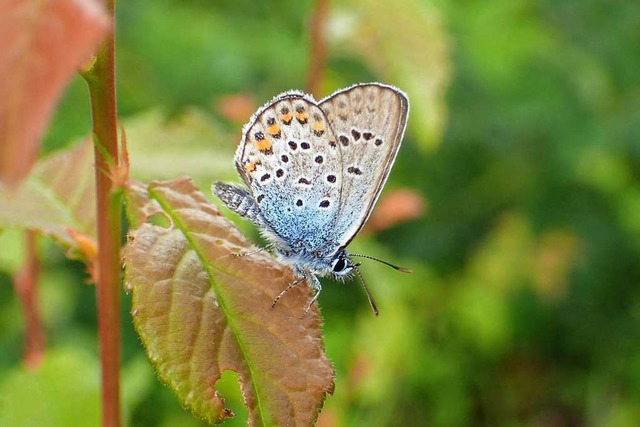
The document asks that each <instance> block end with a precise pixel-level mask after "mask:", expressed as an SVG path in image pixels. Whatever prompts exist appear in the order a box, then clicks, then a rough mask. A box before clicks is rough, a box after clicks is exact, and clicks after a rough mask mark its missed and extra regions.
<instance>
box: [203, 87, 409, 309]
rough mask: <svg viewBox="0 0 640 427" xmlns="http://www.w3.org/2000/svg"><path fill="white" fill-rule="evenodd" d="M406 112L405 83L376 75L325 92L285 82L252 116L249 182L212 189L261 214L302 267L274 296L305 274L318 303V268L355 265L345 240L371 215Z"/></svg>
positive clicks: (346, 270) (342, 274)
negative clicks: (314, 93)
mask: <svg viewBox="0 0 640 427" xmlns="http://www.w3.org/2000/svg"><path fill="white" fill-rule="evenodd" d="M408 114H409V100H408V99H407V96H406V95H405V94H404V93H403V92H402V91H400V90H398V89H396V88H394V87H391V86H386V85H382V84H379V83H368V84H359V85H355V86H352V87H349V88H346V89H343V90H339V91H337V92H336V93H334V94H333V95H331V96H329V97H327V98H325V99H323V100H321V101H320V102H317V101H315V100H314V99H313V97H311V96H309V95H305V94H303V93H301V92H297V91H292V92H285V93H283V94H281V95H279V96H277V97H275V98H274V99H273V100H272V101H271V102H269V103H267V104H266V105H265V106H263V107H262V108H260V109H259V110H258V111H257V112H256V113H255V114H254V116H253V117H252V118H251V120H250V121H249V123H248V124H247V125H246V126H245V128H244V131H243V137H242V142H241V144H240V146H239V147H238V150H237V152H236V156H235V164H236V168H237V170H238V172H239V174H240V176H241V177H242V179H243V180H244V182H245V184H246V185H247V187H248V189H247V188H245V187H241V186H237V185H232V184H224V183H221V182H216V183H214V184H213V192H214V194H215V195H216V196H218V198H219V199H220V200H221V201H222V202H223V203H224V204H225V205H227V206H228V207H229V208H230V209H231V210H233V211H234V212H236V213H238V214H239V215H241V216H243V217H246V218H247V219H249V220H251V221H252V222H254V223H255V224H256V225H257V226H258V227H259V228H260V230H261V232H262V233H263V234H264V235H265V237H266V238H267V239H268V240H269V241H270V242H271V243H272V246H273V248H274V251H275V253H276V255H277V256H278V257H279V258H280V259H282V260H283V261H284V262H285V263H286V264H288V265H290V266H291V267H292V268H293V270H294V271H295V273H296V275H297V277H298V279H297V280H296V281H295V282H293V283H291V284H290V285H289V286H288V287H287V288H286V289H285V290H283V291H282V292H281V293H280V295H278V296H277V297H276V299H275V300H274V305H275V303H276V302H277V301H278V299H279V298H280V297H281V296H282V295H284V294H285V293H286V292H287V291H288V290H289V289H291V288H292V287H294V286H297V285H298V284H299V283H301V282H302V281H306V282H307V283H308V284H309V285H310V286H311V287H312V288H313V289H315V290H316V293H315V295H314V297H313V299H312V300H311V301H310V302H309V306H308V307H310V306H311V304H313V302H314V301H315V300H316V299H317V298H318V295H319V294H320V290H321V289H322V286H321V284H320V281H319V280H318V277H317V276H321V277H324V276H332V277H334V278H338V279H346V278H348V277H350V276H352V275H353V273H354V272H357V269H356V267H357V265H358V264H356V263H354V262H353V260H352V259H351V258H350V257H351V256H362V255H353V254H351V255H350V254H349V253H348V252H347V251H346V247H347V246H348V245H349V243H350V242H351V240H353V238H354V237H355V236H356V235H357V234H358V232H359V231H360V230H361V229H362V227H363V226H364V224H365V223H366V221H367V219H368V218H369V215H370V214H371V211H372V209H373V206H374V204H375V202H376V200H377V199H378V196H379V195H380V192H381V190H382V187H383V186H384V183H385V181H386V180H387V177H388V175H389V171H390V170H391V167H392V166H393V163H394V161H395V158H396V155H397V154H398V149H399V148H400V142H401V141H402V137H403V134H404V130H405V127H406V123H407V116H408ZM369 258H371V257H369ZM378 261H379V260H378ZM382 262H383V263H385V264H387V265H390V266H392V267H394V268H396V269H398V270H401V271H408V270H406V269H403V268H401V267H396V266H393V265H391V264H389V263H386V262H384V261H382ZM362 283H363V286H364V288H365V291H366V293H367V296H368V298H369V302H370V304H371V307H372V308H373V310H374V312H375V313H376V314H378V310H377V308H376V304H375V302H374V300H373V298H372V297H371V294H370V293H369V291H368V290H367V288H366V285H364V281H363V282H362Z"/></svg>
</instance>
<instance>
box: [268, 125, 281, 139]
mask: <svg viewBox="0 0 640 427" xmlns="http://www.w3.org/2000/svg"><path fill="white" fill-rule="evenodd" d="M267 133H268V134H269V135H271V136H273V135H277V134H279V133H280V125H279V124H277V123H274V124H272V125H271V126H269V127H268V128H267Z"/></svg>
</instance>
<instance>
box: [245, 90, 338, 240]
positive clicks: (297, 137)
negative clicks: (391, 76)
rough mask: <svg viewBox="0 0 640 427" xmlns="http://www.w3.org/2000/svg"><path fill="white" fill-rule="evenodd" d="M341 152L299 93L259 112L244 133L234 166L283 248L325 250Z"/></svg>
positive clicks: (321, 119) (316, 111)
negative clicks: (284, 246) (285, 246)
mask: <svg viewBox="0 0 640 427" xmlns="http://www.w3.org/2000/svg"><path fill="white" fill-rule="evenodd" d="M341 163H342V160H341V151H340V150H339V148H338V143H337V141H336V138H335V135H334V133H333V131H332V129H331V127H330V126H329V124H328V122H327V118H326V116H325V115H324V113H323V111H322V110H321V109H320V108H319V107H318V105H317V104H316V103H315V101H314V100H313V99H311V98H308V97H306V96H304V95H302V94H299V93H289V94H284V95H281V96H279V97H278V98H276V99H275V100H274V101H273V102H272V103H271V104H268V105H267V106H266V107H265V108H263V109H262V110H260V111H259V112H258V113H257V114H256V116H255V117H254V118H253V119H252V121H251V122H250V123H249V125H248V126H247V128H246V129H245V132H244V137H243V141H242V144H241V146H240V147H239V149H238V152H237V153H236V167H237V168H238V171H239V172H240V175H241V176H242V178H243V179H244V181H245V182H246V184H247V185H248V186H249V188H250V190H251V193H252V195H253V198H254V199H255V201H256V203H257V204H258V206H259V208H260V211H261V213H262V215H263V217H264V220H265V222H266V223H267V225H269V227H270V228H271V230H270V231H271V232H272V233H273V234H275V235H276V236H277V237H279V240H280V241H281V243H284V244H286V245H287V246H289V247H303V248H305V249H307V250H309V251H314V250H317V249H318V248H324V247H327V242H328V241H329V239H330V238H331V233H332V232H331V229H332V223H334V222H335V218H336V215H337V212H338V209H339V204H340V201H339V194H340V184H341V177H340V175H341V173H342V171H341V168H339V167H337V166H336V165H340V164H341Z"/></svg>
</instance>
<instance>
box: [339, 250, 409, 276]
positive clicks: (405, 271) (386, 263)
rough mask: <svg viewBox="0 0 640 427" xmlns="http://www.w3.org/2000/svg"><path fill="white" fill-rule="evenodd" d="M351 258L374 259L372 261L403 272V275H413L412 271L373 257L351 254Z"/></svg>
mask: <svg viewBox="0 0 640 427" xmlns="http://www.w3.org/2000/svg"><path fill="white" fill-rule="evenodd" d="M349 256H350V257H352V256H355V257H358V258H367V259H372V260H374V261H378V262H379V263H380V264H384V265H387V266H389V267H391V268H393V269H394V270H398V271H401V272H403V273H411V272H412V271H411V270H409V269H408V268H404V267H400V266H398V265H395V264H391V263H390V262H387V261H383V260H381V259H379V258H376V257H372V256H369V255H362V254H349Z"/></svg>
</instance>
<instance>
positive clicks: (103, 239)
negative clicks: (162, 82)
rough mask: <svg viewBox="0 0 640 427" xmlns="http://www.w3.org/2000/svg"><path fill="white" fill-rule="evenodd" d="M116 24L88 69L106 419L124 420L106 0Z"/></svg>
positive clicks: (111, 42) (111, 40)
mask: <svg viewBox="0 0 640 427" xmlns="http://www.w3.org/2000/svg"><path fill="white" fill-rule="evenodd" d="M106 8H107V11H108V13H109V15H110V16H111V19H112V29H111V32H110V34H109V35H108V36H107V37H106V38H105V40H104V42H103V44H102V45H101V47H100V49H99V51H98V54H97V57H96V60H95V63H94V64H93V66H92V68H91V69H90V70H88V71H87V72H86V73H84V77H85V79H86V81H87V85H88V87H89V94H90V97H91V112H92V117H93V138H94V152H95V173H96V200H97V204H96V209H97V224H98V261H97V266H96V268H97V275H96V276H97V283H96V300H97V309H98V335H99V340H100V361H101V367H102V425H103V426H108V427H112V426H114V427H117V426H120V425H121V410H120V232H121V230H120V229H121V207H122V206H121V197H120V196H118V194H120V193H121V191H119V189H118V188H114V187H115V186H114V175H113V171H114V170H115V168H116V167H117V166H118V165H119V164H120V162H119V157H118V128H117V111H116V90H115V35H114V29H115V14H114V12H115V0H107V1H106Z"/></svg>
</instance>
